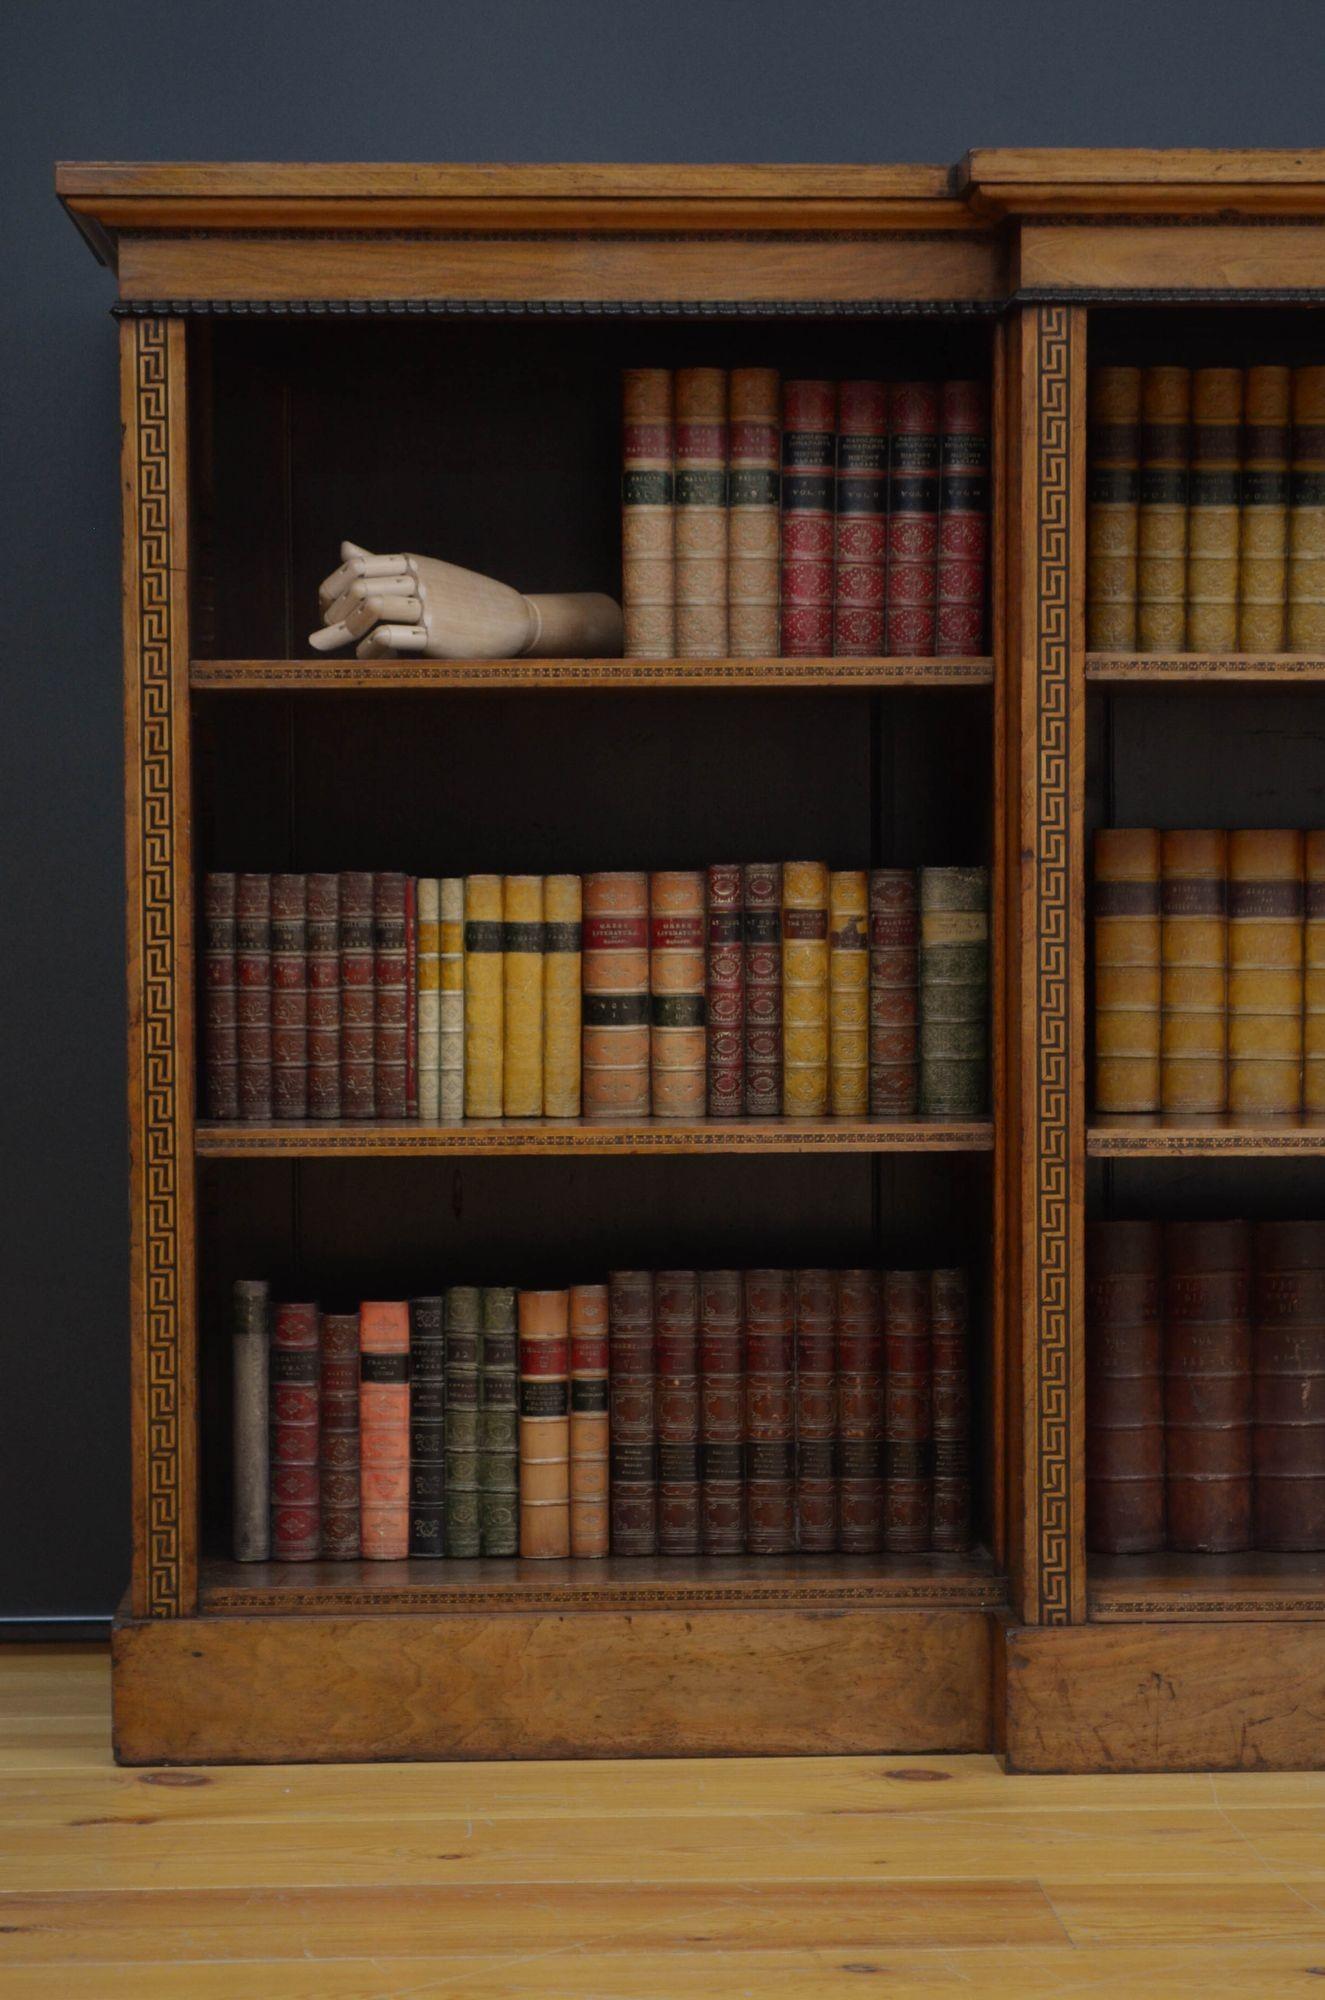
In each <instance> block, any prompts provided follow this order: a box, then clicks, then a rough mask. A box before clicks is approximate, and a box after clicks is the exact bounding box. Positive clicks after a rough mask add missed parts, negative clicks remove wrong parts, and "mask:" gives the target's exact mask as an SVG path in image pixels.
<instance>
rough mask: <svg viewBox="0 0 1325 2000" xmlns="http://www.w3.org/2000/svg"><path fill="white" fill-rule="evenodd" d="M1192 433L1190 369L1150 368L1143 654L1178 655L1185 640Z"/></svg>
mask: <svg viewBox="0 0 1325 2000" xmlns="http://www.w3.org/2000/svg"><path fill="white" fill-rule="evenodd" d="M1191 426H1192V371H1191V369H1190V368H1147V369H1145V370H1144V372H1143V373H1142V376H1141V493H1140V507H1141V512H1140V519H1139V523H1138V527H1137V566H1136V642H1137V645H1138V646H1139V647H1140V649H1141V651H1142V652H1143V653H1180V652H1181V651H1182V649H1183V645H1184V643H1185V640H1186V633H1187V478H1188V457H1189V454H1190V450H1191Z"/></svg>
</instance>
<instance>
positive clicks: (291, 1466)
mask: <svg viewBox="0 0 1325 2000" xmlns="http://www.w3.org/2000/svg"><path fill="white" fill-rule="evenodd" d="M320 1318H321V1315H320V1314H319V1312H318V1309H317V1307H316V1306H313V1305H294V1306H277V1308H276V1312H275V1318H274V1321H273V1324H272V1336H271V1377H270V1379H271V1552H272V1557H273V1559H274V1560H275V1561H276V1562H315V1561H316V1560H317V1557H318V1555H319V1553H320V1551H321V1545H322V1493H321V1477H320V1472H319V1458H318V1428H319V1426H318V1403H319V1387H320V1374H321V1369H320V1365H319V1363H320V1347H321V1340H320V1325H319V1321H320Z"/></svg>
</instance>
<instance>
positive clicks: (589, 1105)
mask: <svg viewBox="0 0 1325 2000" xmlns="http://www.w3.org/2000/svg"><path fill="white" fill-rule="evenodd" d="M583 949H584V958H583V981H584V998H583V1002H582V1005H583V1009H584V1037H583V1051H582V1065H583V1096H584V1115H585V1117H586V1118H647V1117H648V1115H649V878H648V876H647V875H643V874H635V873H620V874H606V875H586V876H585V878H584V927H583Z"/></svg>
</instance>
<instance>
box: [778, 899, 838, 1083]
mask: <svg viewBox="0 0 1325 2000" xmlns="http://www.w3.org/2000/svg"><path fill="white" fill-rule="evenodd" d="M782 1108H783V1111H784V1113H785V1114H786V1116H787V1117H788V1118H822V1117H824V1116H825V1115H826V1113H827V1110H828V870H827V868H825V866H824V864H823V863H822V861H788V862H785V863H784V864H783V869H782Z"/></svg>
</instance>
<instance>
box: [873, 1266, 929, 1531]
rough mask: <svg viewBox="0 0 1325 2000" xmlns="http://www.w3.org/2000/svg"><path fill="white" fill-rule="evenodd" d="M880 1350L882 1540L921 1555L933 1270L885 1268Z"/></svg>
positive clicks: (926, 1475) (926, 1509) (926, 1488)
mask: <svg viewBox="0 0 1325 2000" xmlns="http://www.w3.org/2000/svg"><path fill="white" fill-rule="evenodd" d="M883 1358H884V1377H883V1382H884V1386H883V1442H884V1485H883V1546H884V1548H885V1549H887V1550H888V1551H889V1552H890V1553H891V1554H893V1555H917V1554H920V1553H922V1552H923V1551H924V1550H926V1549H928V1547H929V1544H930V1532H931V1526H932V1518H933V1512H934V1476H933V1471H932V1468H931V1462H930V1461H931V1438H932V1431H933V1354H932V1343H931V1339H930V1330H929V1272H928V1271H885V1272H884V1274H883Z"/></svg>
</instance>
